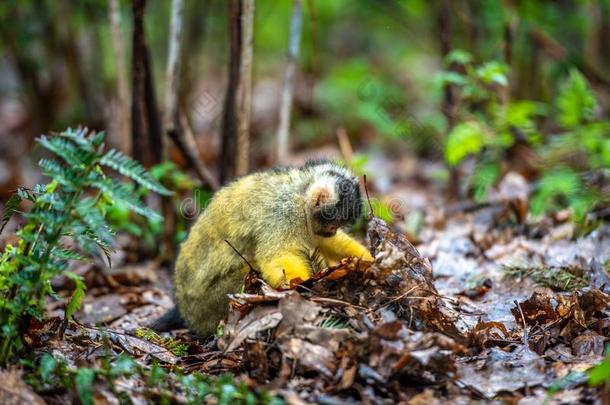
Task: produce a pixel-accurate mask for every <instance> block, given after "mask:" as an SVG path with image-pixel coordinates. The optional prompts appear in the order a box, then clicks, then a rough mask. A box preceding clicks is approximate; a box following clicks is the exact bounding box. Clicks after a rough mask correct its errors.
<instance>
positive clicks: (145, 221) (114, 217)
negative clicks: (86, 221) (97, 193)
mask: <svg viewBox="0 0 610 405" xmlns="http://www.w3.org/2000/svg"><path fill="white" fill-rule="evenodd" d="M151 180H152V181H154V182H156V183H157V184H161V185H163V187H164V188H165V189H167V190H171V191H172V192H174V194H173V195H172V196H171V197H170V199H171V201H172V203H173V205H174V208H175V209H174V210H173V211H174V212H176V217H175V218H174V222H175V230H176V234H175V238H174V239H175V242H176V244H179V243H180V242H182V241H183V240H184V238H186V234H187V226H188V223H187V218H185V216H184V215H182V212H181V209H182V207H181V204H182V203H183V201H184V200H185V199H184V197H185V194H189V193H192V194H193V198H194V199H195V201H194V202H193V205H194V206H195V208H197V209H199V208H201V207H204V206H205V205H206V204H207V201H209V199H210V198H211V196H212V193H211V192H208V191H206V190H203V189H199V188H196V186H197V183H196V181H195V180H193V179H192V178H191V177H190V176H189V175H187V174H186V173H184V172H183V171H182V170H180V168H179V167H177V166H176V165H175V164H174V163H173V162H163V163H160V164H158V165H156V166H153V167H152V168H151V169H150V178H149V181H151ZM126 187H128V188H130V189H131V193H132V194H134V195H137V197H138V198H140V199H142V198H145V197H146V196H147V195H148V194H149V193H150V191H151V190H149V189H146V188H141V189H139V190H134V189H133V186H131V185H129V184H128V185H126ZM131 211H132V210H130V207H129V206H128V205H126V204H123V203H121V202H116V203H115V204H113V205H112V206H111V207H109V208H108V212H107V218H108V221H109V223H110V224H111V225H112V227H113V229H116V230H118V231H125V232H127V233H129V234H131V235H133V236H135V237H137V238H138V239H139V240H140V241H141V242H142V244H143V245H144V246H146V247H147V248H149V249H153V248H156V247H158V246H160V245H161V240H162V238H163V237H164V234H163V231H164V228H163V222H164V219H162V218H159V217H157V218H150V217H137V216H134V215H132V214H131Z"/></svg>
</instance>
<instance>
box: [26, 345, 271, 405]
mask: <svg viewBox="0 0 610 405" xmlns="http://www.w3.org/2000/svg"><path fill="white" fill-rule="evenodd" d="M102 360H103V361H102V362H101V365H100V366H92V367H71V366H69V365H68V364H67V363H66V362H65V361H64V360H62V359H59V358H56V357H53V356H52V355H50V354H48V353H46V354H44V355H43V356H42V357H41V358H40V359H39V361H38V364H37V366H36V367H34V372H33V373H31V374H30V375H29V377H28V383H29V384H30V385H32V386H33V387H34V389H35V390H36V391H39V392H45V391H58V390H74V392H76V395H77V396H78V399H79V400H80V402H81V403H82V404H84V405H89V404H93V403H94V401H93V397H94V390H95V388H94V385H96V384H100V385H102V386H104V387H105V388H106V389H107V390H109V391H110V392H111V393H112V394H113V395H114V396H115V397H116V398H117V399H118V400H119V401H120V402H121V403H131V402H132V399H133V397H134V396H138V397H144V398H147V399H149V400H150V401H151V403H162V404H163V403H171V402H172V401H171V400H170V398H174V397H175V396H176V395H179V396H180V397H182V398H183V400H184V401H186V403H189V404H201V403H207V402H206V401H210V400H212V401H214V403H217V404H226V405H229V404H270V405H280V404H282V403H283V401H281V400H280V399H279V398H277V397H274V396H273V395H271V394H270V393H268V392H266V391H263V392H261V393H258V394H257V393H254V392H252V391H250V390H249V389H248V387H247V386H246V385H245V384H244V383H239V382H236V381H235V380H234V377H233V376H232V375H231V374H225V375H222V376H220V377H206V376H204V375H202V374H201V373H197V372H194V373H191V374H188V375H187V374H184V373H182V372H181V371H180V369H176V370H174V371H171V372H170V371H168V370H166V369H165V368H163V367H161V366H160V365H159V364H157V363H153V364H152V366H150V367H148V366H143V365H141V364H140V363H138V362H137V361H136V360H134V359H133V358H132V357H130V356H127V355H124V354H122V355H119V356H117V357H115V358H112V359H111V358H108V357H106V358H103V359H102ZM118 379H134V380H140V381H142V382H143V384H132V385H123V387H132V388H131V389H132V390H133V391H126V390H125V389H124V388H123V389H121V388H118V387H117V384H116V381H117V380H118Z"/></svg>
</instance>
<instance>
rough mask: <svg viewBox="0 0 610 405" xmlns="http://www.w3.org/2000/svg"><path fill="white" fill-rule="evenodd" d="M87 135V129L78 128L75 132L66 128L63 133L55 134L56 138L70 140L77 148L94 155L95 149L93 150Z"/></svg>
mask: <svg viewBox="0 0 610 405" xmlns="http://www.w3.org/2000/svg"><path fill="white" fill-rule="evenodd" d="M88 135H89V134H88V133H87V128H78V129H76V130H73V129H72V128H68V129H67V130H65V131H64V132H60V133H59V134H57V136H60V137H63V138H66V139H69V140H71V141H72V142H73V143H75V144H76V145H77V146H78V147H79V148H81V149H83V150H85V151H87V152H90V153H94V152H95V148H94V145H93V144H92V143H91V141H90V140H89V138H88Z"/></svg>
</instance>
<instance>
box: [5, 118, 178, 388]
mask: <svg viewBox="0 0 610 405" xmlns="http://www.w3.org/2000/svg"><path fill="white" fill-rule="evenodd" d="M104 136H105V135H104V133H102V132H100V133H93V132H88V131H87V130H86V129H78V130H71V129H68V130H67V131H64V132H61V133H59V134H56V135H52V136H48V137H47V136H41V137H40V138H39V139H38V143H39V144H40V145H41V146H42V147H43V148H45V149H47V150H48V151H49V152H51V154H52V155H55V157H56V158H57V159H47V158H45V159H41V160H40V162H39V166H40V168H41V170H42V173H43V174H44V175H45V176H48V177H50V178H51V179H52V180H51V182H50V183H48V184H46V185H37V186H35V187H34V188H33V189H31V190H29V189H26V188H21V189H19V190H17V192H16V193H15V194H14V195H13V196H12V197H11V198H10V199H9V201H8V202H7V204H6V208H5V213H4V216H3V219H2V221H3V222H2V227H1V228H3V227H4V225H5V224H6V223H7V222H8V220H9V219H10V218H11V216H12V215H13V214H14V213H16V212H19V211H18V210H19V207H20V205H21V202H22V201H24V200H25V201H28V202H29V203H30V204H31V208H30V210H29V211H27V212H20V213H21V214H22V216H23V218H24V219H25V225H24V226H23V228H21V229H20V230H19V231H18V232H17V236H18V237H19V238H20V240H19V243H18V244H17V245H16V246H12V245H8V246H7V247H6V248H5V250H4V252H3V253H2V255H1V256H0V324H1V325H2V329H1V331H0V364H2V365H5V364H7V363H8V362H10V361H11V360H12V359H13V358H14V357H15V356H16V355H17V354H19V352H20V351H21V350H22V349H23V348H24V347H23V342H22V341H21V339H20V335H21V332H22V331H23V330H24V328H26V327H27V324H28V321H29V319H30V318H36V319H41V318H42V317H43V316H44V302H45V299H46V298H47V297H48V296H51V295H53V294H54V292H53V289H52V288H51V280H52V279H53V278H54V277H56V276H58V275H60V274H63V275H65V276H67V277H68V278H70V279H71V280H73V281H74V283H75V286H76V288H75V290H74V292H73V294H72V297H71V299H70V301H69V303H68V305H67V307H66V313H65V318H66V320H69V319H70V318H71V317H72V316H73V315H74V312H75V311H76V310H77V309H78V307H79V306H80V303H81V301H82V299H83V297H84V294H85V284H84V283H83V281H82V279H81V278H80V277H79V276H78V275H76V274H74V273H71V272H69V271H67V270H66V269H67V267H68V262H69V261H71V260H86V259H88V258H93V257H98V256H100V252H101V253H102V254H104V255H105V256H106V258H107V259H108V262H109V264H110V255H109V252H110V249H111V246H112V242H113V235H114V234H113V230H112V229H111V228H110V226H109V225H108V224H107V222H106V219H105V215H106V212H107V210H108V208H109V207H111V206H112V205H113V204H115V203H121V204H124V205H125V206H127V207H128V208H129V209H130V210H131V211H134V212H136V213H138V214H140V215H143V216H145V217H147V218H150V219H159V215H158V214H157V213H155V212H154V211H152V210H151V209H149V208H148V207H146V206H145V205H143V204H142V203H141V201H140V199H139V198H138V197H137V196H136V195H134V194H133V193H132V190H131V189H130V188H129V187H128V186H127V185H126V184H124V183H122V182H121V181H119V180H117V179H115V178H113V177H109V176H108V175H107V174H106V173H105V171H104V170H105V169H112V170H114V171H116V172H118V173H120V174H121V175H123V176H126V177H128V178H130V179H132V180H133V181H135V182H136V183H137V184H138V185H140V186H141V187H144V188H146V189H149V190H152V191H155V192H157V193H159V194H164V195H169V194H171V192H170V191H168V190H167V189H166V188H165V187H163V186H161V185H160V184H159V183H158V182H157V181H155V180H154V179H153V178H152V177H151V176H150V174H149V173H148V172H146V170H145V169H144V168H143V167H142V166H141V165H140V164H138V163H137V162H135V161H133V160H131V159H130V158H128V157H127V156H125V155H123V154H121V153H120V152H117V151H115V150H110V151H108V152H104V144H103V141H104ZM1 228H0V230H1ZM82 378H84V377H82Z"/></svg>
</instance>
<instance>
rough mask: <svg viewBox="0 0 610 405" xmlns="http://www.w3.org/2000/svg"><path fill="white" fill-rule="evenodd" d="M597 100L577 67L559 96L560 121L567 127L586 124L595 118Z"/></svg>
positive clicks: (571, 72) (572, 71)
mask: <svg viewBox="0 0 610 405" xmlns="http://www.w3.org/2000/svg"><path fill="white" fill-rule="evenodd" d="M596 106H597V100H595V96H594V95H593V92H592V91H591V89H590V88H589V84H588V83H587V80H586V79H585V77H584V76H583V75H582V74H581V73H580V72H579V71H578V70H576V69H572V70H571V71H570V77H569V78H568V80H567V82H565V83H564V84H563V85H562V86H561V89H560V92H559V96H558V97H557V109H558V110H559V115H558V121H559V123H560V124H561V125H563V126H564V127H566V128H575V127H577V126H579V125H582V124H586V123H587V122H589V121H590V120H591V119H592V118H593V111H594V109H595V107H596Z"/></svg>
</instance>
